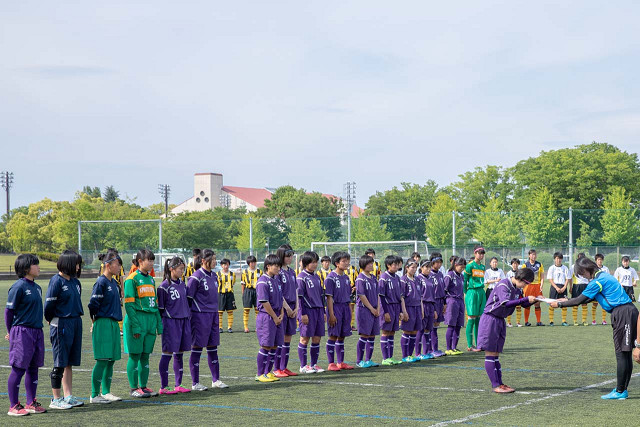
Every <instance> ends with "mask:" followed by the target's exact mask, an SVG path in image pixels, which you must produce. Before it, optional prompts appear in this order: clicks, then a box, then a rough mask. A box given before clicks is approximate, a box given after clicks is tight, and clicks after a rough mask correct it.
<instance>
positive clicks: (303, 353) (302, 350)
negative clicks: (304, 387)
mask: <svg viewBox="0 0 640 427" xmlns="http://www.w3.org/2000/svg"><path fill="white" fill-rule="evenodd" d="M298 359H300V367H301V368H304V367H305V366H307V346H306V345H303V344H302V343H300V344H298Z"/></svg>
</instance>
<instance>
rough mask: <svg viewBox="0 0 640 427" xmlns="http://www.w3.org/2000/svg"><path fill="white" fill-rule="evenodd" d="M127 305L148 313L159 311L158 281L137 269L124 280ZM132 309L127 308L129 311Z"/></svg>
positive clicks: (125, 302)
mask: <svg viewBox="0 0 640 427" xmlns="http://www.w3.org/2000/svg"><path fill="white" fill-rule="evenodd" d="M124 304H125V307H126V308H128V309H130V308H133V309H134V310H136V311H146V312H148V313H156V312H158V304H157V300H156V281H155V280H154V278H153V277H151V276H150V275H148V274H146V275H145V274H142V273H141V272H140V270H136V271H134V272H133V273H131V274H130V275H129V277H127V280H125V282H124ZM129 311H130V310H127V313H129Z"/></svg>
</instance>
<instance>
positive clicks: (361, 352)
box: [356, 337, 369, 363]
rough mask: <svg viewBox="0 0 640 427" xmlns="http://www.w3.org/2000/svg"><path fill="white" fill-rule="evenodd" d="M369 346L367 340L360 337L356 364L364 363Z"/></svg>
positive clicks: (357, 345)
mask: <svg viewBox="0 0 640 427" xmlns="http://www.w3.org/2000/svg"><path fill="white" fill-rule="evenodd" d="M367 344H368V341H367V339H366V338H362V337H360V339H359V340H358V344H356V362H357V363H360V362H362V359H363V357H364V349H365V347H366V346H367ZM367 360H369V359H367Z"/></svg>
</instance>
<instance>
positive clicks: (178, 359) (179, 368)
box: [173, 353, 184, 387]
mask: <svg viewBox="0 0 640 427" xmlns="http://www.w3.org/2000/svg"><path fill="white" fill-rule="evenodd" d="M173 373H174V375H175V376H176V387H178V386H179V385H182V374H183V373H184V362H183V360H182V353H175V354H174V355H173Z"/></svg>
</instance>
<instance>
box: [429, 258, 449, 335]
mask: <svg viewBox="0 0 640 427" xmlns="http://www.w3.org/2000/svg"><path fill="white" fill-rule="evenodd" d="M429 280H430V281H431V282H432V283H433V287H434V288H433V289H434V290H433V298H434V302H435V311H436V313H438V318H437V319H435V322H436V323H440V322H442V321H444V304H445V299H446V295H445V293H444V275H443V274H442V272H441V271H433V270H431V272H430V273H429Z"/></svg>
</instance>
